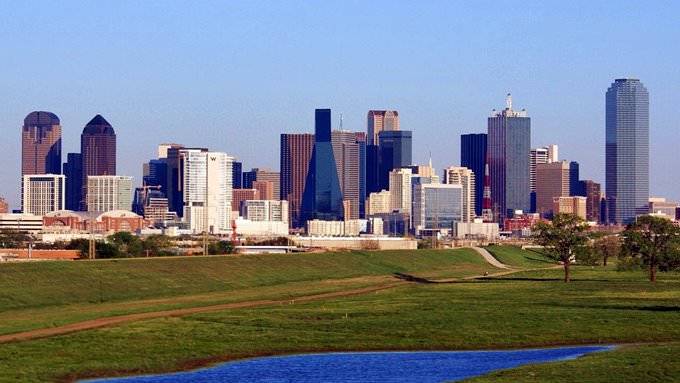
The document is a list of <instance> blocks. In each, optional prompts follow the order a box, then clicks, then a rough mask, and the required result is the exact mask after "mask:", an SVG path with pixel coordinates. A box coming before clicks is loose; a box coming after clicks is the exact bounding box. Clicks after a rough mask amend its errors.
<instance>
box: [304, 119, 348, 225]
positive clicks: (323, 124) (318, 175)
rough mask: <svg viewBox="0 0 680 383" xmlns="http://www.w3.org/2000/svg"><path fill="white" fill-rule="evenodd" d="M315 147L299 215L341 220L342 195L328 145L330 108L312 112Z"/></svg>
mask: <svg viewBox="0 0 680 383" xmlns="http://www.w3.org/2000/svg"><path fill="white" fill-rule="evenodd" d="M315 113H316V114H315V120H314V121H315V129H314V138H315V141H314V149H313V151H312V159H311V160H310V162H309V170H308V171H307V179H306V181H305V191H304V193H303V195H302V211H301V216H302V219H303V220H304V221H307V220H312V219H321V220H326V221H340V220H342V219H343V210H344V209H343V206H342V194H341V193H340V181H339V180H338V170H337V167H336V163H335V157H334V156H333V146H332V144H331V110H330V109H317V110H316V112H315Z"/></svg>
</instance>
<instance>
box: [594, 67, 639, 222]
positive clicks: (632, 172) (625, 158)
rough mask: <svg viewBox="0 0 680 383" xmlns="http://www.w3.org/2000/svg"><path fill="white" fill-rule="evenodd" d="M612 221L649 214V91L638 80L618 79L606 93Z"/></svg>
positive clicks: (610, 215) (623, 220)
mask: <svg viewBox="0 0 680 383" xmlns="http://www.w3.org/2000/svg"><path fill="white" fill-rule="evenodd" d="M605 120H606V145H605V152H606V158H605V161H606V189H605V193H606V195H607V208H608V209H609V212H608V219H609V223H611V224H626V223H629V222H631V221H633V220H635V216H636V215H640V214H647V213H649V93H648V92H647V88H645V86H644V85H643V84H642V83H641V82H640V80H638V79H617V80H614V83H612V85H611V86H610V87H609V89H607V94H606V118H605Z"/></svg>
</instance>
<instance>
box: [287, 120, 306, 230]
mask: <svg viewBox="0 0 680 383" xmlns="http://www.w3.org/2000/svg"><path fill="white" fill-rule="evenodd" d="M313 150H314V135H313V134H311V133H298V134H293V133H283V134H281V153H280V165H281V168H280V172H279V174H280V177H281V181H280V183H281V199H282V200H286V201H288V212H289V214H290V221H289V222H290V225H291V226H292V227H295V228H301V227H304V224H305V223H304V222H302V220H301V219H300V211H301V210H300V209H301V204H302V194H303V193H304V190H305V182H306V179H307V173H308V171H309V162H310V161H311V159H312V152H313Z"/></svg>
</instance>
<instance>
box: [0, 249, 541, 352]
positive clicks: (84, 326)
mask: <svg viewBox="0 0 680 383" xmlns="http://www.w3.org/2000/svg"><path fill="white" fill-rule="evenodd" d="M473 249H474V250H475V251H476V252H477V253H479V255H480V256H482V257H483V258H484V259H485V260H486V261H487V262H488V263H489V264H491V265H492V266H495V267H497V268H500V269H506V271H502V272H497V273H491V274H487V275H471V276H467V277H461V278H448V279H441V280H433V281H431V282H433V283H447V282H448V283H451V282H455V281H463V280H472V279H478V278H492V277H498V276H503V275H508V274H514V273H518V272H522V271H528V270H534V269H514V268H511V267H509V266H508V265H505V264H503V263H500V262H499V261H498V260H497V259H496V258H494V257H493V256H492V255H491V254H489V253H488V252H487V251H486V250H484V249H481V248H473ZM410 282H413V281H408V280H399V281H396V282H390V283H384V284H380V285H375V286H368V287H362V288H357V289H350V290H343V291H335V292H330V293H323V294H312V295H303V296H299V297H295V298H279V299H259V300H252V301H242V302H233V303H224V304H219V305H210V306H200V307H189V308H183V309H173V310H161V311H152V312H145V313H136V314H125V315H117V316H111V317H103V318H96V319H90V320H86V321H82V322H76V323H70V324H66V325H61V326H55V327H48V328H42V329H37V330H30V331H23V332H18V333H13V334H4V335H0V343H7V342H16V341H25V340H31V339H38V338H48V337H52V336H57V335H64V334H69V333H72V332H77V331H85V330H92V329H97V328H102V327H108V326H114V325H117V324H122V323H126V322H132V321H136V320H142V319H154V318H162V317H168V316H181V315H187V314H195V313H202V312H210V311H219V310H229V309H242V308H250V307H259V306H273V305H281V304H295V303H296V302H307V301H315V300H320V299H328V298H340V297H347V296H352V295H359V294H365V293H370V292H374V291H379V290H386V289H391V288H393V287H397V286H401V285H406V284H408V283H410Z"/></svg>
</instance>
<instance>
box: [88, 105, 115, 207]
mask: <svg viewBox="0 0 680 383" xmlns="http://www.w3.org/2000/svg"><path fill="white" fill-rule="evenodd" d="M80 153H81V155H82V160H83V165H82V176H83V177H82V184H81V188H82V189H81V190H82V193H81V198H82V200H81V210H83V211H87V177H88V176H113V175H116V132H115V131H114V130H113V127H112V126H111V124H109V122H108V121H106V120H105V119H104V117H102V116H101V115H99V114H98V115H96V116H94V118H93V119H92V120H90V122H88V123H87V125H85V128H84V129H83V133H82V134H81V135H80Z"/></svg>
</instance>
